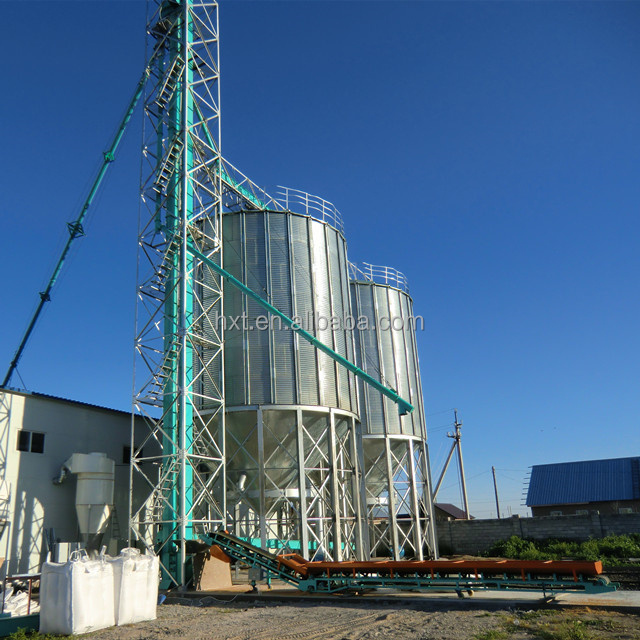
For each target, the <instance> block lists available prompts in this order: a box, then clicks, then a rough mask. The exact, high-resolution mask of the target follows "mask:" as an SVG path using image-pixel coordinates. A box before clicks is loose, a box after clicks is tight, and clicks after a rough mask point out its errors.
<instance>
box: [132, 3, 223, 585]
mask: <svg viewBox="0 0 640 640" xmlns="http://www.w3.org/2000/svg"><path fill="white" fill-rule="evenodd" d="M150 7H151V8H150V17H149V19H148V23H147V37H148V51H149V60H150V67H151V71H150V78H149V81H148V83H147V93H146V98H145V107H144V109H145V134H144V141H143V165H144V168H143V179H142V186H141V196H142V202H143V207H142V213H141V220H140V231H139V260H138V289H137V291H138V306H137V328H136V367H135V368H136V374H135V375H136V380H135V391H134V394H135V395H134V405H135V412H134V413H135V414H137V416H142V417H143V418H144V422H145V424H146V425H147V427H148V430H147V432H146V434H145V436H144V438H142V439H141V440H139V441H135V442H134V435H132V442H131V445H132V449H131V450H132V465H131V474H132V480H133V481H134V482H136V483H137V484H138V486H139V485H140V484H144V486H145V487H147V488H148V497H147V498H146V500H144V501H143V502H142V503H140V502H139V501H137V502H136V499H135V494H134V492H133V491H132V499H131V503H132V506H131V512H130V528H131V531H132V534H133V536H134V537H135V538H136V539H137V540H139V541H142V542H143V543H144V544H145V545H146V546H147V547H149V548H153V550H154V551H155V552H156V553H159V554H160V559H161V564H162V567H163V578H164V584H166V585H168V584H171V583H175V584H178V585H184V584H185V583H186V581H187V577H186V576H185V560H186V554H185V541H186V540H190V539H194V538H197V536H198V535H200V534H202V533H206V532H208V531H210V530H212V529H213V528H216V527H217V526H219V525H222V524H224V522H225V512H226V505H225V446H224V382H223V376H222V371H223V369H224V366H223V364H224V363H223V348H222V345H223V336H222V327H221V326H216V323H215V322H214V318H217V317H221V316H222V314H223V310H222V288H223V285H222V281H221V278H220V277H219V276H218V275H217V274H216V273H215V272H214V271H213V270H212V269H211V268H209V267H207V266H206V265H204V264H203V263H202V262H200V261H199V260H197V259H195V258H194V257H193V256H192V255H191V254H190V253H189V251H188V247H189V246H192V247H193V248H195V249H197V250H198V251H200V252H202V253H203V254H205V255H207V256H208V257H210V258H211V259H212V260H214V261H215V262H217V263H218V264H220V263H221V261H222V255H221V254H222V239H221V230H222V224H221V216H222V178H221V174H222V171H221V156H220V84H219V35H218V5H217V3H216V2H211V1H206V0H182V2H180V3H178V2H175V1H173V0H164V1H159V2H155V3H152V4H151V5H150ZM135 420H138V421H139V420H140V418H139V417H134V421H135ZM134 433H135V429H132V434H134ZM138 437H139V436H138ZM174 542H175V543H176V545H175V546H174Z"/></svg>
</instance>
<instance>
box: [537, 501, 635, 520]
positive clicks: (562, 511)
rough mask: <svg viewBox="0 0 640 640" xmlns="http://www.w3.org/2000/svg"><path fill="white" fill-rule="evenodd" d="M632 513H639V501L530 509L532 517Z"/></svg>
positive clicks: (558, 505)
mask: <svg viewBox="0 0 640 640" xmlns="http://www.w3.org/2000/svg"><path fill="white" fill-rule="evenodd" d="M628 509H631V512H632V513H638V512H640V500H612V501H608V502H589V503H587V504H584V503H583V504H556V505H545V506H541V507H531V513H532V514H533V516H534V517H539V516H551V515H554V516H559V515H562V516H573V515H585V514H584V511H587V512H588V513H592V512H594V511H597V512H599V513H603V514H615V513H629V511H628Z"/></svg>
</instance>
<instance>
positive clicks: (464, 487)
mask: <svg viewBox="0 0 640 640" xmlns="http://www.w3.org/2000/svg"><path fill="white" fill-rule="evenodd" d="M453 426H454V428H455V431H454V432H453V433H447V438H451V439H452V440H453V444H452V445H451V449H450V450H449V455H448V456H447V461H446V462H445V463H444V467H443V469H442V472H441V473H440V477H439V478H438V482H437V483H436V488H435V489H434V491H433V501H434V502H435V500H436V496H437V495H438V491H439V490H440V485H442V481H443V480H444V474H445V473H446V472H447V469H448V468H449V463H450V462H451V458H452V456H453V452H454V451H455V450H456V449H457V450H458V464H459V466H460V483H461V484H462V500H463V502H464V517H465V518H466V519H467V520H470V519H471V517H470V515H469V501H468V500H467V483H466V481H465V477H464V464H463V462H462V445H461V443H460V440H461V438H462V434H461V432H460V427H461V426H462V422H458V410H457V409H454V410H453Z"/></svg>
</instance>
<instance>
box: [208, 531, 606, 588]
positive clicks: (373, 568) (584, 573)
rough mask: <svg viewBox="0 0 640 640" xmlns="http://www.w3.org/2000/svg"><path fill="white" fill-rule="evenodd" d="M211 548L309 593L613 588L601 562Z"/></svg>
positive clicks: (238, 543) (229, 539)
mask: <svg viewBox="0 0 640 640" xmlns="http://www.w3.org/2000/svg"><path fill="white" fill-rule="evenodd" d="M208 542H209V543H211V544H214V545H217V546H219V547H220V548H221V549H222V550H223V551H224V552H225V553H226V554H227V555H228V556H229V557H230V558H232V559H233V560H236V561H241V562H244V563H246V564H248V565H249V566H250V567H261V568H262V569H264V570H265V571H266V572H267V573H268V575H270V576H273V577H277V578H279V579H280V580H283V581H284V582H287V583H289V584H291V585H294V586H295V587H297V588H298V589H300V590H301V591H307V592H310V593H344V592H345V591H349V592H364V591H369V590H373V589H400V590H406V591H427V590H448V591H449V590H450V591H454V592H455V593H457V594H458V596H460V597H463V596H464V594H465V593H467V594H469V595H472V594H473V592H474V591H477V590H499V591H529V592H531V591H536V592H542V594H543V596H544V597H546V596H547V595H548V594H549V595H552V594H553V593H558V592H567V591H570V592H582V593H605V592H610V591H615V590H616V589H617V587H618V585H617V584H615V583H611V582H609V580H608V578H606V577H605V576H603V575H602V563H600V562H574V561H568V560H555V561H554V560H548V561H527V560H426V561H412V560H407V561H385V560H380V561H377V560H373V561H371V562H310V561H308V560H305V559H304V558H303V557H301V556H299V555H297V554H286V555H275V554H272V553H269V552H268V551H264V550H262V549H259V548H257V547H254V546H253V545H252V544H249V543H248V542H245V541H244V540H242V539H240V538H237V537H235V536H233V535H231V534H229V533H226V532H222V531H218V532H215V533H212V534H211V535H210V537H209V540H208Z"/></svg>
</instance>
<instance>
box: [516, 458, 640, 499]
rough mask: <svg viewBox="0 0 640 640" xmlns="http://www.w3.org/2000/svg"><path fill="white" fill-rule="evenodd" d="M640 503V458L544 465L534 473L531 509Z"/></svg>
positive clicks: (534, 468) (530, 487)
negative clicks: (560, 505)
mask: <svg viewBox="0 0 640 640" xmlns="http://www.w3.org/2000/svg"><path fill="white" fill-rule="evenodd" d="M638 499H640V457H637V458H613V459H610V460H586V461H584V462H562V463H559V464H540V465H535V466H533V467H532V469H531V480H530V481H529V491H528V492H527V506H528V507H539V506H543V505H556V504H581V503H586V502H606V501H609V500H638Z"/></svg>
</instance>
